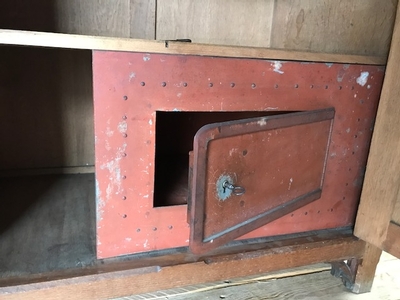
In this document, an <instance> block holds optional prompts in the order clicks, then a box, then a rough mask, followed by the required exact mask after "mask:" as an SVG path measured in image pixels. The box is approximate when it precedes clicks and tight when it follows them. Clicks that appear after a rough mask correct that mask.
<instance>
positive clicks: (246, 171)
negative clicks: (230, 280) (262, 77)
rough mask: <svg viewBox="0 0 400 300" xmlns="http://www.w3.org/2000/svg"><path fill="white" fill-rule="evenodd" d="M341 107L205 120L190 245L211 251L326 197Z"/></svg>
mask: <svg viewBox="0 0 400 300" xmlns="http://www.w3.org/2000/svg"><path fill="white" fill-rule="evenodd" d="M334 115H335V111H334V110H333V109H332V108H330V109H322V110H316V111H305V112H296V113H288V114H282V115H275V116H267V117H258V118H252V119H244V120H237V121H229V122H222V123H214V124H209V125H206V126H203V127H202V128H201V129H200V130H199V131H198V132H197V134H196V136H195V139H194V145H193V146H194V148H193V163H192V164H193V166H192V168H193V171H192V176H191V178H192V181H190V189H191V197H190V199H188V205H189V204H190V205H189V206H190V239H189V247H190V250H191V251H192V252H193V253H195V254H205V253H206V252H209V251H210V250H213V249H215V248H216V247H219V246H221V245H224V244H227V243H228V242H231V241H233V240H234V239H236V238H239V237H240V236H242V235H244V234H245V233H249V232H250V231H252V230H255V229H257V228H259V227H261V226H262V225H265V224H267V223H270V222H272V221H274V220H276V219H278V218H281V217H282V216H284V215H286V214H288V213H292V212H293V211H295V210H296V209H299V208H300V207H302V206H305V205H307V204H309V203H311V202H312V201H315V200H317V199H319V198H320V197H321V194H322V192H323V186H322V184H323V178H324V173H325V165H326V159H327V157H328V153H327V152H328V147H329V142H330V136H331V129H332V122H333V117H334Z"/></svg>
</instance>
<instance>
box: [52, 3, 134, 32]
mask: <svg viewBox="0 0 400 300" xmlns="http://www.w3.org/2000/svg"><path fill="white" fill-rule="evenodd" d="M129 4H130V3H129V0H113V1H109V0H85V1H80V0H69V1H64V0H57V1H55V10H54V13H55V18H54V20H55V22H56V28H57V31H56V32H63V33H75V34H87V35H96V36H97V35H103V36H114V37H129V36H130V24H129V23H130V22H129V20H130V5H129Z"/></svg>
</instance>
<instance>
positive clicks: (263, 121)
mask: <svg viewBox="0 0 400 300" xmlns="http://www.w3.org/2000/svg"><path fill="white" fill-rule="evenodd" d="M257 124H258V125H260V126H265V125H267V119H266V118H262V119H261V120H260V121H257Z"/></svg>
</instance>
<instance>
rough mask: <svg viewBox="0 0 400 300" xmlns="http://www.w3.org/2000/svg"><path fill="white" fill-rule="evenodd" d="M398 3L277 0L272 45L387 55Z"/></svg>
mask: <svg viewBox="0 0 400 300" xmlns="http://www.w3.org/2000/svg"><path fill="white" fill-rule="evenodd" d="M396 5H397V1H392V0H384V1H381V0H369V1H365V0H352V1H336V0H328V1H319V0H288V1H275V11H274V20H273V25H272V40H271V47H273V48H284V49H296V50H303V51H305V50H308V51H318V52H329V53H349V54H350V53H351V54H365V55H378V56H387V54H388V51H389V45H390V40H391V36H392V28H393V23H394V18H395V11H396ZM367 20H368V21H367Z"/></svg>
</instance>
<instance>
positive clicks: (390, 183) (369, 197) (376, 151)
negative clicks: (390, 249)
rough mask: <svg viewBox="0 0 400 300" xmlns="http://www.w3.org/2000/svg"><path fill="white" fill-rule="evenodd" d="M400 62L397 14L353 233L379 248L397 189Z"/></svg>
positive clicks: (399, 28) (399, 150) (399, 161)
mask: <svg viewBox="0 0 400 300" xmlns="http://www.w3.org/2000/svg"><path fill="white" fill-rule="evenodd" d="M399 9H400V6H399ZM399 60H400V14H399V13H398V17H397V18H396V24H395V26H394V32H393V39H392V44H391V48H390V54H389V59H388V65H387V69H386V76H385V79H384V82H383V87H382V93H381V99H380V104H379V108H378V113H377V117H376V123H375V129H374V133H373V136H372V142H371V149H370V154H369V158H368V164H367V170H366V174H365V179H364V185H363V191H362V194H361V200H360V206H359V209H358V213H357V219H356V225H355V230H354V233H355V235H356V236H358V237H359V238H361V239H363V240H365V241H367V242H369V243H371V244H374V245H376V246H378V247H382V244H383V242H384V241H385V240H386V236H387V233H388V227H389V223H390V220H391V216H392V212H393V209H394V206H395V203H396V201H397V196H398V191H399V187H400V172H399V168H400V155H399V154H400V118H399V115H400V105H399V99H400V85H399V84H398V61H399ZM382 149H384V151H383V150H382Z"/></svg>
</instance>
